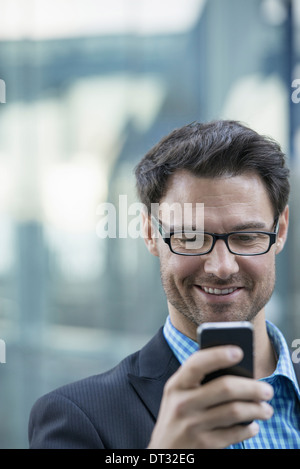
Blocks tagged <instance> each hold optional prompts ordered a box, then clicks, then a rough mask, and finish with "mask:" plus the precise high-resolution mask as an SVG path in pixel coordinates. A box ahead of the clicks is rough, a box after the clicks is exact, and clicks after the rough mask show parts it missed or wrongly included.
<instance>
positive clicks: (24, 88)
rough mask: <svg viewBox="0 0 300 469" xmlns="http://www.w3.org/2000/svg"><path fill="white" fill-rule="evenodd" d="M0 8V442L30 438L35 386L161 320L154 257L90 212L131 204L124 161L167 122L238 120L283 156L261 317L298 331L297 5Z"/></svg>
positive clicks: (85, 365)
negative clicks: (278, 240)
mask: <svg viewBox="0 0 300 469" xmlns="http://www.w3.org/2000/svg"><path fill="white" fill-rule="evenodd" d="M0 11H1V15H0V79H1V80H3V82H0V85H2V86H1V90H0V338H1V339H2V340H4V341H5V344H6V363H2V364H0V447H1V448H26V447H27V445H28V443H27V422H28V417H29V412H30V409H31V407H32V405H33V403H34V402H35V400H36V399H37V398H38V397H39V396H40V395H42V394H44V393H46V392H48V391H50V390H52V389H53V388H55V387H57V386H59V385H62V384H65V383H68V382H70V381H74V380H77V379H80V378H83V377H86V376H89V375H91V374H94V373H99V372H102V371H104V370H107V369H108V368H110V367H112V366H114V365H115V364H116V363H117V362H118V361H119V360H121V359H122V358H123V357H124V356H125V355H127V354H128V353H130V352H133V351H135V350H136V349H138V348H139V347H141V346H142V345H143V344H144V343H145V342H146V341H147V340H148V339H149V338H150V337H151V336H152V335H153V333H155V332H156V330H157V329H158V327H160V325H161V324H162V323H163V322H164V321H165V318H166V315H167V309H166V302H165V297H164V293H163V291H162V287H161V285H160V275H159V266H158V262H157V259H156V258H154V257H152V256H151V255H150V254H149V253H148V252H147V250H146V248H145V246H144V242H143V240H142V239H140V238H138V239H131V238H128V237H127V238H118V237H117V238H111V239H109V238H104V239H102V238H101V237H100V236H99V229H98V228H99V223H100V224H101V213H100V211H99V207H101V204H103V203H104V202H109V203H112V204H114V205H115V206H116V209H117V214H118V213H119V211H118V204H119V195H120V194H121V195H126V197H127V199H126V200H127V203H128V206H129V205H130V204H131V203H133V202H136V201H137V198H136V193H135V187H134V185H135V181H134V177H133V169H134V167H135V165H136V164H137V162H138V161H139V160H140V158H141V157H142V156H143V155H144V154H145V153H146V151H148V149H149V148H150V147H151V146H152V145H154V144H155V143H156V142H157V141H158V140H159V139H160V138H161V137H163V136H164V135H166V134H167V133H169V132H170V131H171V130H173V129H174V128H175V127H178V126H181V125H184V124H187V123H190V122H192V121H208V120H211V119H215V118H230V119H238V120H240V121H243V122H244V123H246V124H247V125H249V126H252V127H253V128H254V129H255V130H257V131H259V132H262V133H264V134H268V135H271V136H272V137H274V138H275V139H276V140H278V141H279V142H280V143H281V145H282V147H283V149H284V150H285V151H286V152H287V154H288V157H289V163H290V167H291V170H292V196H291V226H290V236H289V242H288V245H287V246H286V248H285V250H284V253H283V254H281V255H280V256H278V274H277V284H276V291H275V293H274V296H273V298H272V300H271V301H270V304H269V305H268V307H267V312H268V317H269V318H270V319H271V320H273V321H274V322H275V323H276V324H277V325H278V326H279V327H281V328H282V330H283V331H284V333H285V335H286V338H287V340H288V343H289V345H291V342H292V340H293V339H295V338H300V282H299V277H300V273H299V268H298V266H299V262H300V248H299V233H300V218H299V203H300V189H299V187H300V176H299V173H300V170H299V167H300V103H297V101H298V100H299V99H292V96H294V98H300V81H298V83H299V85H298V88H299V91H297V88H295V87H293V84H294V86H295V84H297V80H300V2H299V0H294V1H292V0H291V1H289V0H188V1H187V0H51V1H50V0H0ZM295 80H296V81H295ZM4 85H5V86H4ZM293 93H294V94H293ZM294 101H295V102H294ZM122 210H123V212H122V216H125V217H126V214H125V215H124V208H122ZM131 218H132V217H131V216H130V215H129V216H128V221H130V219H131ZM117 227H118V223H117Z"/></svg>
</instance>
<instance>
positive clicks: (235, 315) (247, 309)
mask: <svg viewBox="0 0 300 469" xmlns="http://www.w3.org/2000/svg"><path fill="white" fill-rule="evenodd" d="M160 275H161V281H162V285H163V288H164V291H165V294H166V296H167V300H168V302H169V303H170V304H171V305H172V306H173V307H174V308H175V309H176V310H177V311H178V312H179V313H180V314H181V315H183V316H184V317H185V318H186V319H188V320H189V322H191V323H192V324H194V325H195V326H198V325H199V324H202V323H203V322H213V321H217V320H220V319H217V318H220V317H223V319H222V320H226V321H229V320H230V321H253V320H254V318H255V317H256V315H257V314H258V313H259V312H260V311H261V310H262V309H263V308H264V306H265V305H266V304H267V302H268V301H269V299H270V297H271V296H272V293H273V291H274V286H275V269H274V275H272V276H270V277H269V278H268V279H267V280H265V281H262V282H261V285H260V287H259V291H258V292H256V293H255V292H254V281H253V280H251V279H248V278H246V277H243V278H241V276H234V275H233V276H232V277H231V278H230V279H227V281H223V280H220V279H217V278H215V277H214V276H211V278H210V279H208V277H206V279H205V282H203V284H204V285H205V283H206V284H211V285H214V286H215V287H216V288H226V286H228V285H230V284H234V283H236V284H238V285H240V284H242V285H244V286H245V290H246V291H247V293H248V295H247V297H248V301H245V302H244V303H243V305H239V304H236V303H235V302H231V303H228V302H226V303H210V304H208V303H202V304H200V301H196V299H195V297H194V296H193V294H192V291H193V289H194V288H195V287H194V285H195V282H194V281H193V278H192V277H188V278H186V279H184V281H183V282H182V284H181V285H182V288H181V291H182V292H184V293H181V291H180V290H179V289H178V287H177V285H176V283H175V281H174V279H173V277H172V276H170V275H169V274H168V273H167V272H165V269H164V268H163V267H162V266H161V270H160Z"/></svg>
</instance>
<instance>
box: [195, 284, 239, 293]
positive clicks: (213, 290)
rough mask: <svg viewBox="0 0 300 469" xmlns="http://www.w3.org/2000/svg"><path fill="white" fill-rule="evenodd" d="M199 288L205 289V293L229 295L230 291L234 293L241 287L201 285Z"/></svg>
mask: <svg viewBox="0 0 300 469" xmlns="http://www.w3.org/2000/svg"><path fill="white" fill-rule="evenodd" d="M199 288H201V290H203V291H204V292H205V293H210V294H211V295H229V294H230V293H233V292H234V291H236V290H239V289H240V287H232V288H223V289H220V288H211V287H201V286H200V285H199Z"/></svg>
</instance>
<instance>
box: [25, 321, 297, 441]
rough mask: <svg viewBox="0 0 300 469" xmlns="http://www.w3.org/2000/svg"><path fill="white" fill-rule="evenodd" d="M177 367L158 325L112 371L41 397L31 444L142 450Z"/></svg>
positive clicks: (32, 424) (34, 414)
mask: <svg viewBox="0 0 300 469" xmlns="http://www.w3.org/2000/svg"><path fill="white" fill-rule="evenodd" d="M179 366H180V365H179V362H178V361H177V359H176V358H175V356H174V354H173V352H172V351H171V349H170V348H169V346H168V344H167V342H166V340H165V339H164V336H163V334H162V329H160V330H159V331H158V333H157V334H156V335H155V336H154V337H153V339H152V340H151V341H150V342H149V343H148V344H147V345H145V347H144V348H142V350H141V351H139V352H136V353H134V354H133V355H130V356H129V357H127V358H125V359H124V360H123V361H122V362H121V363H120V364H119V365H117V366H116V367H115V368H113V369H112V370H110V371H108V372H106V373H103V374H100V375H96V376H92V377H89V378H86V379H84V380H81V381H77V382H75V383H72V384H68V385H66V386H63V387H61V388H59V389H57V390H55V391H53V392H51V393H49V394H47V395H45V396H43V397H42V398H40V399H39V400H38V401H37V402H36V404H35V405H34V407H33V409H32V411H31V415H30V421H29V442H30V448H52V449H54V448H102V449H103V448H112V449H121V448H128V449H132V448H135V449H138V448H146V447H147V445H148V443H149V440H150V436H151V433H152V430H153V426H154V424H155V421H156V418H157V415H158V410H159V407H160V402H161V398H162V393H163V388H164V385H165V383H166V381H167V380H168V378H169V377H170V376H171V375H172V374H173V373H174V372H175V371H176V370H177V369H178V367H179ZM295 370H296V373H297V375H298V382H300V373H299V371H300V366H299V365H297V366H295Z"/></svg>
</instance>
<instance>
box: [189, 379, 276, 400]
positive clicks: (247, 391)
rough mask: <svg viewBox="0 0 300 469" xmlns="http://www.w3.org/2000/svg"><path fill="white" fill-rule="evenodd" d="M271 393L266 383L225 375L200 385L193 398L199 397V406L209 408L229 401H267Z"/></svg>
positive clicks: (271, 395) (270, 387)
mask: <svg viewBox="0 0 300 469" xmlns="http://www.w3.org/2000/svg"><path fill="white" fill-rule="evenodd" d="M273 395H274V391H273V388H272V386H271V385H269V384H268V383H264V382H261V381H256V380H254V379H251V378H241V377H238V376H232V375H227V376H222V377H220V378H216V379H214V380H212V381H209V382H208V383H206V384H204V385H202V386H201V388H200V389H199V392H198V396H197V397H196V396H195V399H201V406H202V407H203V406H204V407H206V408H209V407H212V406H214V405H217V404H220V403H222V402H223V403H225V402H229V401H256V402H260V401H269V400H270V399H272V397H273Z"/></svg>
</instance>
